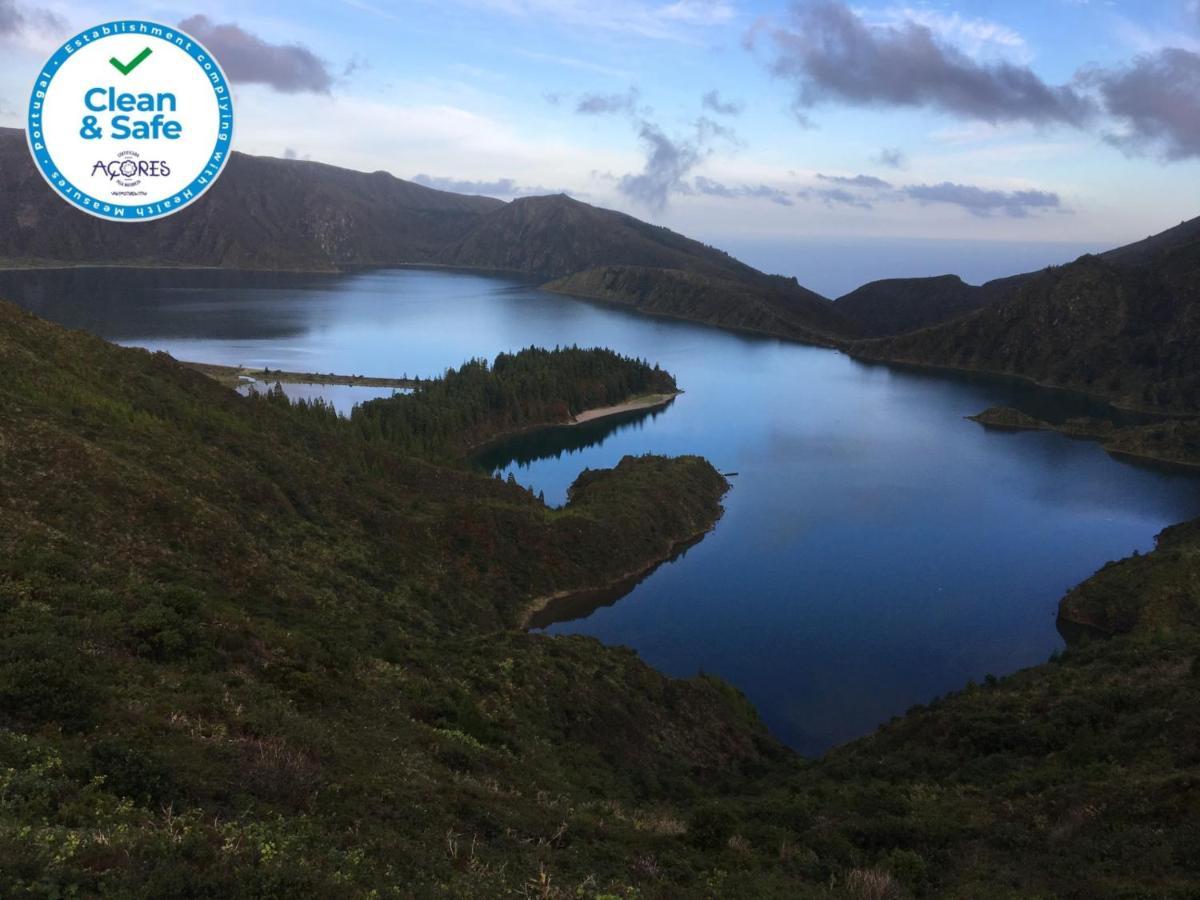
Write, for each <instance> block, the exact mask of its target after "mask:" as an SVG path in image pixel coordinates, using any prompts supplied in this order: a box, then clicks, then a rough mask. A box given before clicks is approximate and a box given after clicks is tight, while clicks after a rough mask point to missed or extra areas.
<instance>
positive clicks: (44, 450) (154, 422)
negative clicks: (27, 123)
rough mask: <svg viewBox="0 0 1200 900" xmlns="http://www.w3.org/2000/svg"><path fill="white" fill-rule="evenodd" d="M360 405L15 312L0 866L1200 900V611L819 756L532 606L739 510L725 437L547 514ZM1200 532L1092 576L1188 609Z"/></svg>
mask: <svg viewBox="0 0 1200 900" xmlns="http://www.w3.org/2000/svg"><path fill="white" fill-rule="evenodd" d="M357 435H358V433H357V432H356V431H355V430H354V429H353V428H351V427H348V426H346V427H343V426H342V425H339V424H337V423H336V422H334V421H333V420H330V419H329V418H328V417H320V416H314V415H312V414H305V413H303V411H297V410H295V409H292V408H289V407H286V406H284V405H282V404H278V403H272V402H270V401H250V400H246V399H241V398H237V397H235V396H232V395H231V394H230V393H229V392H227V391H225V390H223V389H221V388H220V387H219V386H217V385H215V384H213V383H211V382H210V381H208V380H207V379H205V378H204V377H203V376H201V375H199V374H198V373H195V372H191V371H189V370H186V369H184V368H183V367H181V366H179V365H177V364H175V363H173V362H172V361H170V360H169V359H167V358H165V357H162V356H155V355H151V354H148V353H143V352H140V351H133V350H122V349H118V348H114V347H111V346H108V345H106V344H104V343H102V342H100V341H98V340H95V339H92V338H89V337H86V336H84V335H80V334H68V333H66V332H63V331H62V330H60V329H57V328H54V327H52V326H49V325H46V324H44V323H42V322H40V321H38V320H36V319H34V318H33V317H31V316H28V315H25V314H23V313H20V312H18V311H16V310H15V309H13V308H11V307H6V306H0V504H2V506H3V509H2V510H0V513H2V515H3V521H4V522H5V526H6V527H5V528H4V529H3V530H0V612H2V615H0V895H3V896H5V897H21V896H46V897H48V896H62V895H63V894H67V893H70V892H71V891H72V890H75V891H78V892H79V893H82V894H93V893H97V892H98V893H103V894H107V895H109V896H125V897H132V896H153V897H169V896H192V897H204V896H211V897H220V896H231V895H237V896H251V897H254V896H258V897H292V896H300V895H313V896H322V897H340V896H364V895H367V893H368V892H369V891H370V890H375V891H377V892H378V893H377V895H378V896H413V895H416V896H426V895H431V894H439V895H451V896H466V897H478V896H489V897H490V896H505V895H509V896H522V895H524V896H544V897H554V896H585V897H594V896H600V895H604V894H609V895H612V894H616V895H619V896H641V897H678V896H722V897H767V896H778V897H805V896H838V897H868V896H870V897H883V896H901V895H902V894H904V893H915V894H937V895H942V896H958V897H992V896H994V897H1031V896H1054V895H1063V896H1077V897H1097V896H1127V897H1151V896H1153V897H1159V896H1178V897H1187V896H1194V894H1195V887H1196V884H1197V878H1198V875H1200V873H1198V872H1197V860H1198V859H1200V829H1198V827H1197V823H1198V822H1200V808H1198V805H1197V799H1198V795H1200V791H1198V790H1197V788H1196V785H1198V784H1200V753H1198V752H1197V750H1196V748H1197V747H1200V714H1198V713H1197V710H1200V677H1197V674H1196V673H1197V671H1198V667H1197V664H1196V663H1195V661H1194V660H1195V658H1196V654H1197V646H1198V644H1200V641H1198V639H1197V637H1196V633H1195V620H1194V616H1192V615H1191V614H1190V613H1189V614H1188V615H1182V614H1181V615H1175V616H1174V617H1172V618H1169V619H1168V618H1167V617H1166V613H1155V614H1154V615H1152V616H1135V617H1134V624H1133V625H1132V626H1130V630H1129V631H1128V633H1126V634H1123V635H1121V636H1118V637H1116V638H1114V639H1112V640H1110V641H1104V642H1094V643H1090V644H1087V645H1085V646H1081V647H1078V648H1075V649H1072V650H1071V651H1069V652H1068V653H1066V654H1064V655H1063V657H1062V658H1061V659H1059V660H1058V661H1056V662H1054V663H1052V664H1049V665H1046V666H1041V667H1037V668H1035V669H1031V670H1028V671H1026V672H1023V673H1018V674H1017V675H1015V676H1013V677H1010V678H1005V679H1001V680H1000V681H998V682H995V683H991V682H989V683H988V684H985V685H983V686H973V687H970V688H968V689H967V690H965V691H963V692H961V693H959V694H956V695H954V696H952V697H947V698H945V699H943V700H941V701H938V702H936V703H933V704H930V706H929V707H927V708H919V709H916V710H913V711H912V712H911V713H910V714H909V715H907V716H905V717H904V718H903V719H900V720H897V721H896V722H894V723H892V724H890V725H888V726H885V727H884V728H883V729H881V731H880V732H879V733H878V734H877V735H875V736H873V737H871V738H868V739H865V740H862V741H858V742H855V743H854V744H851V745H849V746H848V747H846V748H843V749H841V750H838V751H835V752H833V753H831V754H830V755H829V756H828V757H827V758H826V759H824V760H823V761H821V762H818V763H812V764H802V763H800V762H799V761H797V760H795V759H794V758H792V757H790V756H788V755H787V754H785V753H783V752H782V751H781V750H780V748H779V747H778V746H777V745H776V744H775V743H774V742H773V741H772V740H771V739H770V738H769V737H768V736H767V735H766V734H765V733H764V732H763V729H762V727H761V725H760V724H759V723H758V721H757V719H756V718H755V716H754V713H753V711H752V710H751V709H750V708H749V707H748V706H747V704H746V703H745V701H744V700H743V699H742V698H741V697H740V696H739V695H738V694H737V693H736V692H735V691H733V690H732V689H730V688H729V687H727V686H725V685H722V684H721V683H719V682H717V681H715V680H712V679H708V678H699V679H694V680H690V681H676V680H671V679H666V678H663V677H662V676H660V675H658V674H657V673H655V672H653V671H652V670H650V669H649V668H647V667H646V666H644V665H643V664H641V663H640V662H639V661H638V660H637V659H636V658H635V657H634V655H633V654H631V653H629V652H628V651H624V650H619V649H611V648H603V647H601V646H600V645H599V644H597V643H596V642H594V641H590V640H584V639H546V638H541V637H536V636H530V635H525V634H521V633H519V632H516V631H514V630H512V629H511V628H508V627H506V626H507V625H508V624H509V623H511V622H513V621H515V617H516V616H517V614H518V611H519V608H520V605H521V603H522V602H523V600H524V599H526V598H528V597H529V596H532V595H534V594H536V593H538V592H541V591H544V590H546V589H553V588H562V587H565V586H570V585H572V584H583V583H588V582H591V581H594V580H595V579H597V578H598V577H602V576H603V575H604V574H605V572H606V571H607V570H608V569H610V568H611V569H613V570H619V569H621V565H623V564H624V562H627V561H628V560H629V559H632V558H634V557H637V556H641V557H649V556H652V555H653V552H652V551H654V550H655V549H657V547H656V545H657V543H658V542H659V541H660V540H662V539H664V538H666V537H667V536H670V535H674V534H677V533H682V532H685V531H686V530H687V528H688V527H690V526H692V525H695V524H696V523H697V522H704V521H706V520H711V518H712V517H714V516H715V515H716V513H717V507H716V504H717V502H718V499H719V496H720V493H721V491H722V490H723V488H724V485H723V482H721V480H720V479H719V477H717V476H716V474H715V473H714V472H713V471H712V470H711V468H710V467H709V466H707V464H705V463H703V462H702V461H700V460H697V459H694V458H685V459H682V460H679V461H668V460H661V459H642V460H627V461H626V462H624V463H622V465H621V466H620V467H618V469H617V470H616V471H614V472H612V473H607V474H605V473H599V474H597V473H592V474H591V475H590V476H589V477H588V479H586V485H585V487H583V488H582V489H581V490H580V491H579V492H577V494H578V495H577V497H576V500H575V502H574V503H573V504H572V505H571V506H569V507H568V508H567V509H566V510H565V511H564V512H562V513H551V512H548V511H547V510H545V508H544V507H542V506H540V505H539V504H537V503H536V502H535V501H533V500H532V498H530V497H529V495H528V494H527V492H525V491H523V490H522V489H520V488H516V487H511V486H507V485H504V484H500V483H498V482H495V481H494V480H490V479H486V478H480V477H477V476H472V475H470V474H468V473H464V472H461V471H456V470H452V469H443V468H440V467H437V466H433V465H429V464H425V463H419V462H414V461H411V460H406V459H403V458H399V457H397V456H396V455H395V453H394V452H393V451H391V450H390V449H389V448H388V446H387V445H386V444H385V443H383V442H378V441H374V442H373V441H366V440H364V439H362V438H361V437H358V436H357ZM1188 540H1193V539H1192V538H1190V537H1189V538H1188ZM600 546H602V547H605V548H606V549H609V550H610V553H606V554H603V555H598V554H597V553H596V552H595V550H596V548H597V547H600ZM1191 546H1194V543H1193V544H1192V545H1191ZM1173 547H1174V545H1173V544H1172V545H1171V546H1167V545H1166V544H1165V545H1164V548H1163V549H1162V550H1160V551H1158V553H1156V554H1154V555H1152V556H1150V557H1146V558H1144V559H1143V560H1142V561H1135V563H1133V564H1126V565H1123V566H1119V567H1113V568H1112V569H1109V570H1105V572H1102V573H1101V574H1100V575H1099V576H1097V578H1098V579H1100V581H1096V580H1095V579H1094V580H1093V582H1095V583H1096V584H1109V585H1110V589H1111V590H1110V593H1111V594H1112V595H1114V596H1118V597H1120V598H1122V602H1123V603H1125V604H1127V605H1132V606H1133V607H1134V608H1137V609H1152V610H1161V609H1170V608H1178V609H1181V610H1188V609H1192V608H1194V605H1195V598H1196V595H1197V590H1198V589H1197V581H1196V559H1197V558H1198V557H1197V555H1196V554H1195V553H1191V554H1190V555H1189V554H1185V555H1178V554H1175V551H1174V549H1173ZM625 567H626V568H628V566H625ZM1114 572H1115V573H1120V574H1121V579H1120V580H1113V579H1114ZM1159 578H1161V579H1162V582H1161V583H1162V584H1163V585H1165V587H1164V588H1163V590H1161V591H1160V590H1157V589H1155V590H1148V588H1150V587H1154V585H1156V584H1158V583H1159V582H1158V581H1157V579H1159ZM1163 598H1167V600H1169V601H1170V603H1174V604H1176V607H1171V606H1170V605H1169V604H1168V605H1164V604H1166V603H1167V600H1164V599H1163ZM1189 603H1190V604H1192V606H1188V604H1189ZM1149 622H1157V623H1160V624H1162V627H1149V626H1148V625H1147V624H1146V623H1149ZM1163 623H1166V624H1163Z"/></svg>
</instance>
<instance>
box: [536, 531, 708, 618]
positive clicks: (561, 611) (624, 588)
mask: <svg viewBox="0 0 1200 900" xmlns="http://www.w3.org/2000/svg"><path fill="white" fill-rule="evenodd" d="M704 537H705V535H703V534H702V535H699V536H698V537H694V538H692V539H691V540H688V541H682V542H681V543H679V544H677V545H676V546H675V549H674V552H673V553H672V554H671V556H669V557H668V558H667V559H664V560H663V561H662V562H658V563H655V564H654V565H653V566H651V567H650V568H648V569H646V570H644V571H642V572H638V573H637V574H636V575H631V576H629V577H628V578H623V579H621V580H620V581H617V582H614V583H613V584H610V585H608V586H607V587H603V588H597V589H595V590H586V591H575V592H574V593H571V594H567V595H566V596H563V597H558V598H556V599H554V600H551V601H550V602H549V603H547V604H546V605H545V606H544V607H542V608H541V609H539V610H538V611H537V612H535V613H534V614H533V615H531V616H530V617H529V620H528V622H526V625H525V627H526V628H527V629H528V630H529V631H541V630H542V629H545V628H549V627H550V626H551V625H557V624H559V623H561V622H574V621H576V620H578V619H586V618H587V617H588V616H590V615H591V614H592V613H594V612H595V611H596V610H598V609H603V608H604V607H606V606H614V605H616V603H617V601H618V600H621V599H623V598H624V597H626V596H627V595H628V594H630V593H631V592H632V591H633V589H634V588H636V587H637V586H638V585H639V584H641V583H642V582H643V581H645V580H646V579H647V578H649V577H650V576H651V575H653V574H654V573H655V572H657V571H658V570H659V569H660V568H661V567H663V566H665V565H667V564H669V563H673V562H675V561H676V560H678V559H682V558H683V557H685V556H686V555H687V552H688V551H689V550H691V549H692V548H693V547H695V546H696V545H697V544H699V543H700V542H701V541H702V540H704Z"/></svg>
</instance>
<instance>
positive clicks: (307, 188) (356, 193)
mask: <svg viewBox="0 0 1200 900" xmlns="http://www.w3.org/2000/svg"><path fill="white" fill-rule="evenodd" d="M0 197H3V198H4V205H5V215H4V216H3V217H0V263H4V262H7V263H9V264H12V263H17V264H20V263H27V262H36V263H55V262H57V263H64V262H65V263H77V262H91V263H102V264H113V263H139V264H146V265H192V266H218V267H224V268H233V269H237V268H242V269H254V268H261V269H307V270H312V269H331V268H336V267H339V266H345V265H388V264H393V265H394V264H399V263H422V262H424V263H429V262H435V261H437V260H438V259H439V258H440V255H441V253H442V250H443V248H444V247H445V246H446V245H447V244H448V243H450V242H452V241H454V240H457V239H458V238H460V237H461V236H462V235H463V234H464V233H466V232H467V231H468V230H469V229H470V228H471V226H472V225H474V224H475V222H476V221H477V220H478V219H479V218H480V217H481V216H482V215H484V214H485V213H487V212H489V211H492V210H494V209H496V208H498V207H502V206H503V205H504V204H503V203H502V202H501V201H499V200H491V199H488V198H486V197H468V196H464V195H461V194H451V193H447V192H445V191H435V190H432V189H431V188H427V187H423V186H421V185H418V184H412V183H411V182H407V181H401V180H400V179H398V178H394V177H392V176H391V175H388V174H387V173H386V172H375V173H372V174H367V173H363V172H353V171H350V170H348V169H339V168H337V167H335V166H327V165H323V164H321V163H313V162H304V161H300V160H283V159H272V158H269V157H256V156H247V155H245V154H242V153H234V154H233V156H232V157H231V158H230V160H229V165H228V168H227V169H226V171H225V173H224V174H223V175H222V176H221V179H220V180H219V181H218V182H217V183H216V184H215V185H214V186H213V187H212V189H211V190H210V191H209V193H208V194H206V195H205V197H204V199H203V200H202V201H200V202H198V203H195V204H193V205H192V206H190V207H188V208H187V209H185V210H183V211H182V212H179V213H177V214H175V215H173V216H170V217H168V218H166V219H162V220H159V221H155V222H147V223H142V224H132V225H131V224H123V225H120V226H117V225H114V224H112V223H106V222H103V221H101V220H99V219H96V218H94V217H92V216H89V215H86V214H85V213H82V212H80V211H78V210H76V209H74V208H73V207H71V206H68V205H67V204H66V203H63V202H62V201H61V200H59V199H58V198H57V197H56V196H54V194H53V193H51V191H50V190H49V188H48V187H47V186H46V183H45V182H44V181H43V180H42V177H41V176H40V175H39V174H38V172H37V170H36V169H35V168H34V165H33V161H32V160H31V159H30V157H29V150H28V148H27V146H26V142H25V133H24V132H23V131H18V130H15V129H11V128H4V129H0Z"/></svg>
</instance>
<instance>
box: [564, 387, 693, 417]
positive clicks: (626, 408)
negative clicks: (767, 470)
mask: <svg viewBox="0 0 1200 900" xmlns="http://www.w3.org/2000/svg"><path fill="white" fill-rule="evenodd" d="M682 393H683V391H675V392H674V393H670V394H646V395H645V396H643V397H633V398H632V399H629V400H626V401H625V402H624V403H618V404H616V405H615V406H597V407H596V408H595V409H585V410H584V411H583V412H581V413H580V414H579V415H577V416H576V417H575V418H574V419H572V420H571V421H570V422H564V423H563V424H565V425H582V424H583V423H584V422H592V421H595V420H596V419H603V418H605V417H606V416H619V415H620V414H621V413H626V412H633V411H634V410H638V409H654V408H655V407H658V406H666V405H667V404H668V403H670V402H671V401H672V400H674V399H675V398H676V397H678V396H679V395H680V394H682Z"/></svg>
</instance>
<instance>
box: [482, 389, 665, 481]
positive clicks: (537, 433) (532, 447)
mask: <svg viewBox="0 0 1200 900" xmlns="http://www.w3.org/2000/svg"><path fill="white" fill-rule="evenodd" d="M674 402H675V401H674V400H671V401H669V402H667V403H666V404H665V405H663V406H656V407H654V408H653V409H635V410H630V411H629V412H625V413H618V414H617V415H612V416H605V417H604V418H602V419H592V420H591V421H588V422H580V423H579V424H578V425H556V426H553V427H550V428H538V429H534V430H532V431H526V432H522V433H520V434H517V435H513V436H512V437H510V438H507V439H505V440H503V441H500V442H497V443H495V444H492V445H489V446H488V447H486V448H485V449H483V450H482V451H480V452H479V453H477V454H476V455H475V456H474V457H473V458H472V459H471V462H472V464H473V465H475V466H476V467H478V468H480V469H482V470H484V471H486V472H507V471H509V470H511V469H512V468H514V467H515V468H516V469H518V470H520V469H528V468H529V467H530V466H531V465H532V464H533V463H535V462H538V461H539V460H545V459H556V460H561V459H562V458H563V457H564V456H571V455H574V454H576V453H579V452H580V451H582V450H585V449H587V448H588V447H594V446H596V445H598V444H602V443H604V441H605V440H607V439H608V438H609V437H610V436H612V435H614V434H618V433H620V432H625V431H631V430H632V431H634V432H636V431H639V430H641V429H642V428H644V427H645V426H646V424H647V423H648V422H653V421H654V420H655V419H657V418H658V417H659V416H661V415H663V414H665V413H666V411H667V410H668V409H669V408H670V407H671V404H673V403H674Z"/></svg>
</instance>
